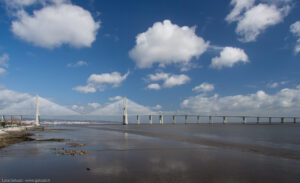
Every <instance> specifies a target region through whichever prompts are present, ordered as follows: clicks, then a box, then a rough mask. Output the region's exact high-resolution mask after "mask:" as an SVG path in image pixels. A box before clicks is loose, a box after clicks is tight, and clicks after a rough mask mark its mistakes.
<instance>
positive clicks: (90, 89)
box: [73, 72, 129, 93]
mask: <svg viewBox="0 0 300 183" xmlns="http://www.w3.org/2000/svg"><path fill="white" fill-rule="evenodd" d="M128 75H129V72H127V73H126V74H124V75H123V76H122V75H121V74H120V73H119V72H112V73H103V74H92V75H90V77H89V78H88V80H87V85H85V86H77V87H74V88H73V90H75V91H78V92H81V93H95V92H96V91H97V90H100V91H103V90H104V89H105V88H106V87H107V85H112V87H118V86H120V84H121V83H122V82H123V81H124V80H126V78H127V76H128Z"/></svg>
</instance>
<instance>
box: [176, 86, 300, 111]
mask: <svg viewBox="0 0 300 183" xmlns="http://www.w3.org/2000/svg"><path fill="white" fill-rule="evenodd" d="M181 107H182V108H183V109H184V110H187V111H190V112H193V113H198V114H224V115H226V114H228V115H245V114H247V115H262V116H268V115H274V116H280V115H296V116H298V114H299V112H300V110H299V109H300V86H298V87H297V88H295V89H290V88H285V89H282V90H280V91H279V92H277V93H275V94H267V93H266V92H264V91H262V90H260V91H257V92H256V93H252V94H249V95H234V96H224V97H220V96H219V95H217V94H216V95H214V96H211V97H206V96H203V95H197V96H193V97H189V98H188V99H186V100H184V101H183V102H182V103H181Z"/></svg>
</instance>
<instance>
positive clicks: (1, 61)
mask: <svg viewBox="0 0 300 183" xmlns="http://www.w3.org/2000/svg"><path fill="white" fill-rule="evenodd" d="M8 61H9V55H8V54H6V53H4V54H3V55H2V56H0V66H2V67H8Z"/></svg>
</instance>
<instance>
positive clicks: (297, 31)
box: [290, 21, 300, 54]
mask: <svg viewBox="0 0 300 183" xmlns="http://www.w3.org/2000/svg"><path fill="white" fill-rule="evenodd" d="M290 31H291V32H292V33H293V34H294V35H295V36H296V37H297V38H298V40H297V45H296V46H295V53H296V54H297V53H299V52H300V21H297V22H295V23H293V24H292V25H291V26H290Z"/></svg>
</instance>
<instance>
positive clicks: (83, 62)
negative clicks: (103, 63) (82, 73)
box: [67, 60, 88, 67]
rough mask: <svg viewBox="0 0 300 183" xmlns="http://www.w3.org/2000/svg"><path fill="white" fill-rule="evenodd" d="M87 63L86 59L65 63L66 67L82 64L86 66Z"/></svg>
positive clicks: (80, 65)
mask: <svg viewBox="0 0 300 183" xmlns="http://www.w3.org/2000/svg"><path fill="white" fill-rule="evenodd" d="M87 65H88V63H87V62H86V61H82V60H79V61H78V62H76V63H69V64H67V67H82V66H87Z"/></svg>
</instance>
